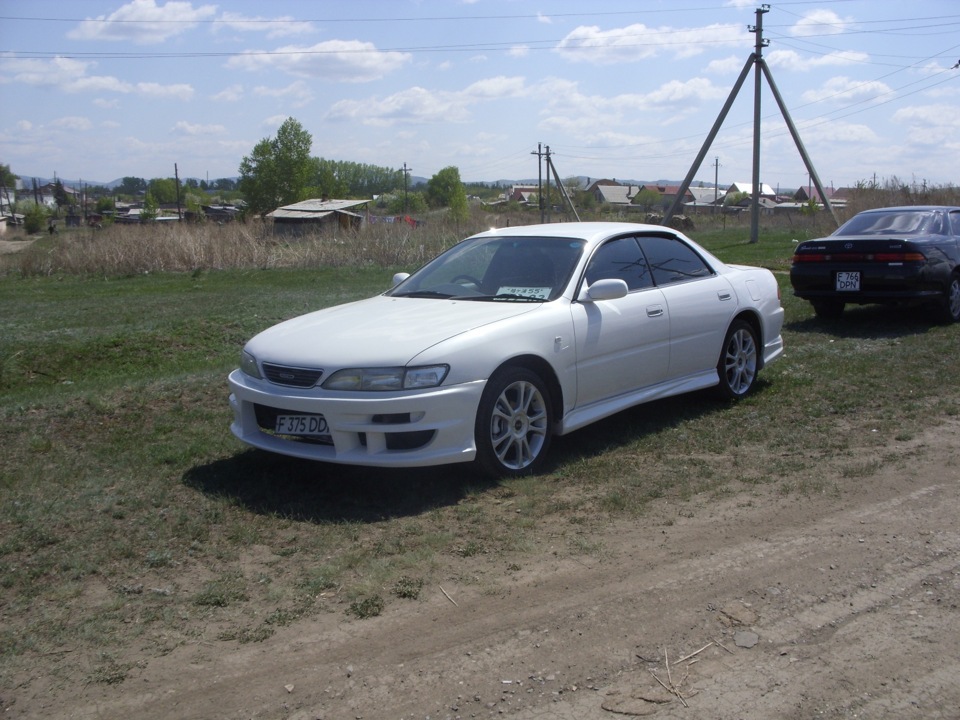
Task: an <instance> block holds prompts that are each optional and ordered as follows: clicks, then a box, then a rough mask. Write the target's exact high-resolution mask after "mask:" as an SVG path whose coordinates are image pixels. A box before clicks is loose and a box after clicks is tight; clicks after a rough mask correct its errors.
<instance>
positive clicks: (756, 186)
mask: <svg viewBox="0 0 960 720" xmlns="http://www.w3.org/2000/svg"><path fill="white" fill-rule="evenodd" d="M768 12H770V6H769V5H761V6H760V7H758V8H757V24H756V25H754V26H753V27H750V28H749V30H750V32H752V33H755V34H756V36H757V44H756V46H755V49H754V51H753V71H754V77H753V198H751V206H750V242H751V243H755V242H757V241H758V240H759V239H760V90H761V89H762V85H761V81H762V80H763V70H762V69H761V68H762V63H763V49H764V48H765V47H767V45H769V44H770V41H769V40H765V39H764V37H763V16H764V14H765V13H768Z"/></svg>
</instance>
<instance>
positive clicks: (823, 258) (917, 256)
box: [793, 252, 927, 264]
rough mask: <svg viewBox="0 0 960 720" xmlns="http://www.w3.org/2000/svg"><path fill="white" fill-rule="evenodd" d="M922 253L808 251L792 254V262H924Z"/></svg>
mask: <svg viewBox="0 0 960 720" xmlns="http://www.w3.org/2000/svg"><path fill="white" fill-rule="evenodd" d="M926 260H927V259H926V258H925V257H924V255H923V253H918V252H892V253H891V252H886V253H809V254H804V255H800V254H797V255H794V256H793V262H794V264H798V263H810V262H835V263H849V262H880V263H905V262H926Z"/></svg>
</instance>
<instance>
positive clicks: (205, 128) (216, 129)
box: [170, 120, 227, 136]
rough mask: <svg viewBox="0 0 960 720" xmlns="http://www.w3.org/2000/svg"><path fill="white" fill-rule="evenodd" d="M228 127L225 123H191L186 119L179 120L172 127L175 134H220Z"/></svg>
mask: <svg viewBox="0 0 960 720" xmlns="http://www.w3.org/2000/svg"><path fill="white" fill-rule="evenodd" d="M226 131H227V129H226V128H225V127H224V126H223V125H200V124H199V123H189V122H187V121H186V120H180V121H178V122H177V123H176V124H175V125H174V126H173V127H172V128H171V129H170V132H171V134H173V135H190V136H195V135H220V134H222V133H224V132H226Z"/></svg>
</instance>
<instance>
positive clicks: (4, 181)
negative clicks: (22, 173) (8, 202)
mask: <svg viewBox="0 0 960 720" xmlns="http://www.w3.org/2000/svg"><path fill="white" fill-rule="evenodd" d="M0 185H3V187H5V188H7V189H8V190H10V194H11V195H12V194H13V188H15V187H16V186H17V176H16V175H14V174H13V172H11V170H10V166H9V165H0Z"/></svg>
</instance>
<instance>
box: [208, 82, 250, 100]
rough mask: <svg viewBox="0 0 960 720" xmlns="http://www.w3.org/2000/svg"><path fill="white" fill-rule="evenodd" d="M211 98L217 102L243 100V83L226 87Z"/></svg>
mask: <svg viewBox="0 0 960 720" xmlns="http://www.w3.org/2000/svg"><path fill="white" fill-rule="evenodd" d="M211 99H212V100H216V101H217V102H239V101H240V100H243V85H240V84H236V85H231V86H230V87H225V88H224V89H223V90H221V91H220V92H218V93H217V94H216V95H213V96H212V97H211Z"/></svg>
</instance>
